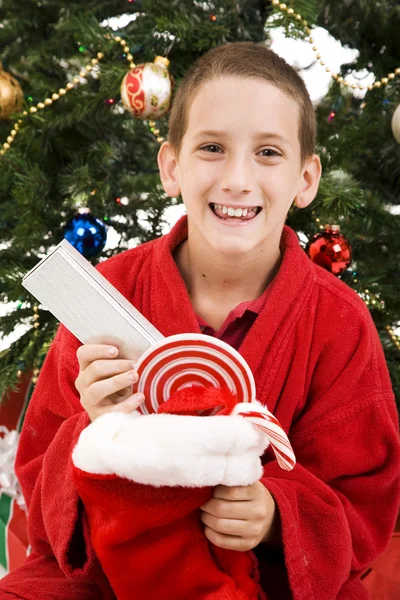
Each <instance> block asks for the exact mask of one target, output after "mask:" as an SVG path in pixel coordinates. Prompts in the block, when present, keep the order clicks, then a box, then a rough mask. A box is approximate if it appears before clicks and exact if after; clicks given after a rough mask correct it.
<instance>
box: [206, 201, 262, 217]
mask: <svg viewBox="0 0 400 600" xmlns="http://www.w3.org/2000/svg"><path fill="white" fill-rule="evenodd" d="M214 208H215V209H218V210H221V211H222V213H223V214H224V215H228V216H229V217H247V215H248V214H249V212H250V211H253V212H255V213H256V214H257V207H256V206H255V207H253V208H233V207H232V206H229V207H228V206H223V205H222V204H216V203H214Z"/></svg>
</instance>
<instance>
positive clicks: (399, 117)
mask: <svg viewBox="0 0 400 600" xmlns="http://www.w3.org/2000/svg"><path fill="white" fill-rule="evenodd" d="M392 131H393V135H394V137H395V140H396V142H397V143H398V144H400V104H399V105H398V107H397V108H396V110H395V111H394V113H393V117H392Z"/></svg>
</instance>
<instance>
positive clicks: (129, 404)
mask: <svg viewBox="0 0 400 600" xmlns="http://www.w3.org/2000/svg"><path fill="white" fill-rule="evenodd" d="M143 402H144V394H142V393H141V392H138V393H137V394H133V395H132V396H129V398H127V399H126V400H124V401H123V402H119V403H118V404H115V405H114V406H113V407H112V409H111V411H109V412H124V413H128V414H129V413H131V412H133V411H134V410H136V409H137V408H139V406H140V405H141V404H142V403H143Z"/></svg>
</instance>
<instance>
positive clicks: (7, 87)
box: [0, 0, 400, 399]
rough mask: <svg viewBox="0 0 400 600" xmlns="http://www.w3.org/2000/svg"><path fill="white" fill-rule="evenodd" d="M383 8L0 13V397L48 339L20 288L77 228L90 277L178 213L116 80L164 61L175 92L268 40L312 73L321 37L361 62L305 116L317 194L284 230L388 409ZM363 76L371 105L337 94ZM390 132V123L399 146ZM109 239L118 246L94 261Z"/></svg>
mask: <svg viewBox="0 0 400 600" xmlns="http://www.w3.org/2000/svg"><path fill="white" fill-rule="evenodd" d="M396 4H397V3H396V2H394V1H392V2H390V1H384V2H381V3H380V4H379V6H378V5H376V4H375V3H374V2H372V1H371V0H364V1H362V0H360V1H354V2H346V3H342V4H341V5H340V6H338V5H337V3H333V2H323V1H319V2H318V1H316V0H312V1H306V0H303V1H299V2H293V3H290V4H288V5H285V4H279V3H278V2H275V1H272V2H270V1H269V0H247V1H241V2H240V3H237V2H234V1H233V0H214V1H213V2H208V1H204V2H203V1H192V0H179V1H172V2H171V1H170V0H168V1H166V0H157V1H155V0H132V1H130V0H115V1H111V2H106V3H102V4H99V3H98V2H92V1H91V0H89V1H88V2H86V3H85V5H84V6H82V4H81V3H78V2H69V3H65V2H59V1H57V0H52V1H51V2H49V1H46V0H43V1H41V2H37V1H33V0H32V1H31V0H22V2H19V3H18V4H16V3H14V2H11V0H0V22H2V25H1V26H0V53H1V54H0V55H1V61H2V65H3V69H4V71H0V142H1V144H2V146H0V173H1V177H0V244H1V246H0V292H1V295H2V301H3V302H4V303H11V304H10V306H12V307H13V308H12V309H11V310H10V311H9V312H8V314H6V315H5V316H3V317H1V319H0V332H1V334H2V335H3V336H5V335H8V334H10V333H11V332H13V331H14V330H15V329H16V328H17V327H18V326H20V325H21V324H23V325H25V327H26V331H25V333H23V335H21V336H20V337H19V338H18V339H17V340H16V341H15V342H14V343H12V344H11V346H10V347H9V348H7V349H6V350H3V351H2V352H1V353H0V397H1V396H3V394H4V392H5V391H6V390H8V389H11V388H13V387H15V386H16V385H17V384H18V381H19V378H20V376H21V374H22V373H23V372H25V371H27V370H30V369H32V368H33V369H34V370H35V371H34V372H35V374H36V375H37V373H38V369H39V367H40V364H41V362H42V360H43V357H44V356H45V354H46V352H47V349H48V347H49V344H50V343H51V341H52V339H53V337H54V334H55V331H56V328H57V326H58V323H57V321H56V320H55V318H54V317H53V316H52V315H51V314H50V313H49V312H48V311H46V310H44V308H43V307H41V306H40V305H38V303H37V301H35V299H34V298H33V297H32V296H30V295H29V294H28V292H26V291H25V290H24V288H23V287H22V285H21V280H22V277H23V275H24V274H25V273H26V272H27V271H28V270H30V269H31V268H32V267H33V266H34V265H35V264H36V263H37V262H38V261H39V260H40V259H41V258H42V257H43V256H45V255H46V254H47V253H48V252H49V250H50V249H52V248H54V246H55V245H56V244H58V243H59V242H60V241H61V240H62V239H63V237H67V239H72V238H68V236H69V235H72V236H75V238H76V237H77V236H78V234H79V231H78V230H79V228H81V229H84V230H85V235H86V234H87V236H89V237H86V238H84V240H83V242H82V244H83V245H81V247H80V250H81V251H82V253H83V254H84V255H86V257H87V258H88V260H90V261H91V262H92V263H93V264H96V263H97V262H99V261H102V260H105V259H106V258H108V257H110V256H112V255H113V254H115V253H118V252H120V251H122V250H125V249H127V248H129V247H132V246H134V245H136V244H138V243H141V242H144V241H147V240H149V239H152V238H154V237H157V236H159V235H161V232H162V230H163V226H164V223H165V211H166V209H167V208H168V207H169V206H171V205H172V204H178V203H179V202H180V199H179V198H176V199H170V198H168V197H167V196H166V195H165V194H164V192H163V190H162V187H161V185H160V180H159V176H158V169H157V161H156V157H157V151H158V148H159V144H160V142H161V141H162V140H163V139H164V138H165V137H166V135H167V116H163V117H162V118H160V119H157V120H156V119H155V113H153V114H152V113H151V112H150V113H149V114H148V115H147V116H146V115H144V114H142V115H139V118H135V116H134V115H133V114H132V110H133V109H131V110H128V108H127V101H126V98H122V99H121V91H120V89H121V83H122V90H124V89H126V79H124V78H125V76H126V74H127V73H128V71H129V70H131V69H134V68H135V66H137V65H142V64H144V63H153V61H154V59H155V57H157V56H160V57H164V60H161V63H162V66H160V67H159V68H160V69H164V71H166V70H167V69H169V73H170V74H171V76H172V78H173V80H172V81H173V86H174V85H179V81H180V79H181V77H182V75H183V74H184V73H185V72H186V70H187V69H188V68H189V66H190V65H191V64H192V63H193V61H194V60H195V59H196V58H197V57H198V56H200V55H201V54H202V53H204V52H205V51H207V50H208V49H209V48H211V47H213V46H216V45H219V44H222V43H226V42H232V41H249V40H252V41H255V42H264V43H266V44H268V43H269V36H270V32H271V30H272V29H274V28H276V27H283V28H284V30H285V34H286V35H287V36H290V37H294V38H299V39H302V40H305V41H306V42H309V43H310V44H311V46H312V47H313V49H314V52H315V60H316V61H318V62H319V63H320V68H321V71H323V70H324V69H329V56H326V57H325V56H322V54H321V53H320V51H319V49H318V47H317V46H316V45H315V41H314V40H313V38H312V30H313V27H314V26H321V27H324V28H326V29H327V30H328V31H329V32H330V33H331V34H332V35H333V36H334V37H335V38H336V39H338V40H340V41H341V42H342V44H344V45H348V46H350V47H352V48H355V49H357V50H358V52H359V54H358V56H357V58H356V60H355V61H354V63H352V64H345V65H343V66H342V68H341V70H340V72H336V73H335V72H333V70H332V71H330V73H331V75H332V84H331V86H330V89H329V91H328V93H327V95H326V97H325V98H324V99H323V100H322V101H321V102H320V103H319V104H318V106H317V115H318V121H319V137H318V148H317V152H318V153H319V154H320V156H321V158H322V163H323V169H324V174H323V179H322V182H321V186H320V191H319V193H318V196H317V198H316V200H315V201H314V203H313V204H312V205H311V207H310V208H309V209H305V210H302V211H299V210H297V209H294V208H293V209H292V210H291V211H290V213H289V215H288V224H289V225H290V226H291V227H292V228H293V229H294V230H295V231H296V232H298V234H299V237H300V240H301V241H302V243H303V244H304V246H305V245H306V241H307V240H309V241H310V244H309V246H308V249H307V250H308V252H309V254H310V256H312V257H313V259H314V260H315V259H316V260H319V262H320V264H322V263H323V262H324V260H325V264H324V265H323V266H325V267H326V268H329V269H330V270H332V271H333V272H335V274H336V275H337V276H340V277H341V278H342V279H343V281H345V282H346V283H347V284H348V285H350V286H351V287H353V288H354V289H355V290H356V292H357V293H359V294H360V295H361V297H362V298H363V299H364V300H365V302H366V303H367V304H368V306H369V308H370V310H371V314H372V317H373V319H374V321H375V323H376V326H377V328H378V331H379V333H380V335H381V340H382V343H383V346H384V350H385V353H386V358H387V362H388V366H389V369H390V373H391V376H392V381H393V385H394V388H395V391H396V394H397V397H398V398H399V399H400V364H399V356H400V343H399V339H398V337H397V336H396V327H398V324H399V321H400V298H399V294H397V293H396V292H397V289H396V288H397V284H398V280H399V263H398V258H397V256H398V249H399V244H400V241H399V239H400V236H399V228H400V217H399V216H398V213H396V210H395V209H396V207H397V205H398V203H399V199H400V194H399V191H400V190H399V188H400V160H399V159H400V150H399V144H398V142H396V140H395V138H394V136H393V133H392V129H391V121H392V115H393V113H394V110H395V108H396V106H397V105H398V104H399V102H400V91H399V81H400V77H399V74H400V69H399V67H400V50H399V47H398V44H396V40H397V31H398V28H399V24H400V13H399V11H398V8H397V7H396ZM165 58H168V61H170V64H169V65H168V66H166V65H167V61H165ZM363 69H364V70H365V69H366V70H367V71H368V72H372V73H373V74H374V77H375V84H373V85H372V86H371V85H369V87H370V88H371V89H367V86H365V85H363V80H361V81H360V83H359V84H349V83H348V81H349V79H348V77H349V74H350V73H351V72H355V73H359V72H360V73H362V74H363V73H364V72H363ZM167 75H168V73H167ZM167 75H166V76H167ZM124 81H125V87H124V83H123V82H124ZM361 88H363V89H361ZM360 92H362V93H360ZM122 96H124V93H123V92H122ZM123 100H124V101H123ZM164 108H165V107H164ZM140 117H142V118H140ZM143 117H145V118H143ZM399 121H400V115H399ZM394 127H395V126H394ZM399 129H400V125H399V122H398V123H397V136H398V138H399ZM85 211H86V212H85ZM88 211H90V212H88ZM325 223H329V224H330V225H333V226H338V225H339V226H340V228H341V232H340V233H341V234H343V236H344V239H343V238H342V237H341V236H340V234H339V233H338V232H335V228H336V227H334V228H333V230H332V229H330V230H329V231H328V232H326V233H325V232H324V231H323V228H324V225H325ZM85 227H86V229H85ZM107 230H108V237H110V236H109V233H110V232H111V231H113V232H114V233H115V235H114V239H115V240H116V242H115V243H114V244H110V243H108V245H106V246H105V247H104V242H105V238H106V234H107ZM90 233H91V237H90V235H89V234H90ZM318 233H319V234H320V237H319V239H318V240H313V236H314V235H315V234H318ZM321 234H322V235H321ZM321 247H322V248H323V250H322V251H325V252H326V253H327V257H328V258H326V256H325V255H324V256H322V254H321ZM335 252H336V255H335ZM315 253H317V254H315ZM332 253H333V254H332ZM316 256H317V258H316ZM318 257H319V258H318ZM326 261H328V262H326Z"/></svg>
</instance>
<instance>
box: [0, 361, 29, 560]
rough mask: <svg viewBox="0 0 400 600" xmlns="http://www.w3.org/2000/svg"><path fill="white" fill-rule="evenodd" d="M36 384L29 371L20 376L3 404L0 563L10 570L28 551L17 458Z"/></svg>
mask: <svg viewBox="0 0 400 600" xmlns="http://www.w3.org/2000/svg"><path fill="white" fill-rule="evenodd" d="M33 387H34V385H33V383H32V373H30V372H29V373H27V374H25V375H24V376H23V377H22V378H21V381H20V384H19V385H18V389H16V390H15V391H13V392H8V393H6V394H5V396H4V397H3V398H2V401H1V404H0V564H1V565H2V566H3V567H4V568H5V569H6V570H7V571H12V570H13V569H16V568H17V567H19V566H20V565H21V564H22V563H23V562H24V561H25V558H26V556H27V554H28V552H29V547H28V536H27V527H26V525H27V515H26V508H25V504H24V500H23V497H22V494H21V491H20V488H19V484H18V481H17V478H16V476H15V472H14V461H15V453H16V450H17V445H18V437H19V432H20V431H21V427H22V423H23V420H24V417H25V412H26V409H27V406H28V403H29V400H30V398H31V396H32V392H33Z"/></svg>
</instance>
